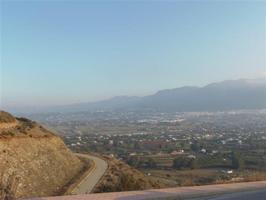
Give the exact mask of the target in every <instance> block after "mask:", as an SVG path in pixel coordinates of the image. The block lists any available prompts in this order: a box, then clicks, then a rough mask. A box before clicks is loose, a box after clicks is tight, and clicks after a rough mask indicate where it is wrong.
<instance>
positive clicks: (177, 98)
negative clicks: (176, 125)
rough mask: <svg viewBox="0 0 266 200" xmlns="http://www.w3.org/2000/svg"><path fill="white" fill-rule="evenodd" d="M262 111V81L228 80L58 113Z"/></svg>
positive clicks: (265, 99) (265, 91)
mask: <svg viewBox="0 0 266 200" xmlns="http://www.w3.org/2000/svg"><path fill="white" fill-rule="evenodd" d="M264 108H266V78H261V79H239V80H228V81H223V82H219V83H211V84H209V85H207V86H205V87H188V86H187V87H180V88H175V89H168V90H161V91H159V92H157V93H156V94H153V95H149V96H144V97H130V96H118V97H114V98H111V99H108V100H104V101H99V102H93V103H82V104H74V105H69V106H62V107H61V108H60V109H59V110H61V111H86V110H91V111H93V110H94V111H95V110H103V111H114V110H119V111H138V110H154V111H162V112H171V111H175V112H178V111H180V112H185V111H224V110H239V109H264Z"/></svg>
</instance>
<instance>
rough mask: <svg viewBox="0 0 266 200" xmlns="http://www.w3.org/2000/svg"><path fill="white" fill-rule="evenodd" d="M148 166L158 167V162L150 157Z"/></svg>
mask: <svg viewBox="0 0 266 200" xmlns="http://www.w3.org/2000/svg"><path fill="white" fill-rule="evenodd" d="M146 164H147V167H148V168H156V166H157V164H156V162H155V161H154V159H152V158H149V159H148V160H147V162H146Z"/></svg>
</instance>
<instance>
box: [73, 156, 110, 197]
mask: <svg viewBox="0 0 266 200" xmlns="http://www.w3.org/2000/svg"><path fill="white" fill-rule="evenodd" d="M76 155H77V156H79V157H83V158H87V159H89V160H91V161H92V167H91V169H90V171H89V173H88V174H87V176H86V177H84V178H83V179H82V180H81V181H80V182H79V183H78V184H77V186H76V187H75V188H74V189H73V190H72V191H71V194H89V193H91V192H92V190H93V188H94V187H95V186H96V184H97V183H98V182H99V181H100V179H101V178H102V176H103V175H104V173H105V171H106V170H107V168H108V164H107V162H106V161H104V160H103V159H101V158H99V157H96V156H92V155H88V154H76Z"/></svg>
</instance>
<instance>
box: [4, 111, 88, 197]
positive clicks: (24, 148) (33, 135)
mask: <svg viewBox="0 0 266 200" xmlns="http://www.w3.org/2000/svg"><path fill="white" fill-rule="evenodd" d="M0 119H1V116H0ZM5 123H6V122H5ZM16 123H17V125H16V126H12V127H9V128H0V189H1V188H4V187H5V186H7V185H8V184H9V183H8V182H9V181H10V180H11V179H15V183H16V186H15V191H13V192H14V196H15V197H17V198H21V197H37V196H38V197H39V196H52V195H56V194H58V192H59V191H60V190H61V189H62V187H63V186H65V185H66V184H67V183H68V182H69V181H71V180H72V179H73V178H74V177H75V176H76V175H78V174H79V172H80V170H81V169H82V167H83V164H82V162H81V161H80V160H79V159H78V158H77V157H76V156H75V155H74V154H73V153H72V152H71V151H70V150H69V149H68V148H67V147H66V146H65V144H64V143H63V141H62V140H61V139H60V138H59V137H58V136H56V135H54V134H53V133H51V132H49V131H48V130H46V129H44V128H43V127H42V126H40V125H38V124H37V123H34V122H32V121H30V120H26V119H16ZM0 124H1V122H0ZM2 124H3V122H2ZM13 182H14V181H13Z"/></svg>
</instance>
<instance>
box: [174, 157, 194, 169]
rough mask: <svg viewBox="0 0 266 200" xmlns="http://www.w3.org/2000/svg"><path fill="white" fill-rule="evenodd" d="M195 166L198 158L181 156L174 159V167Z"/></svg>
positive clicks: (191, 167)
mask: <svg viewBox="0 0 266 200" xmlns="http://www.w3.org/2000/svg"><path fill="white" fill-rule="evenodd" d="M195 167H196V160H195V159H194V158H187V157H184V156H181V157H177V158H175V159H174V160H173V168H175V169H183V168H190V169H194V168H195Z"/></svg>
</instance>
